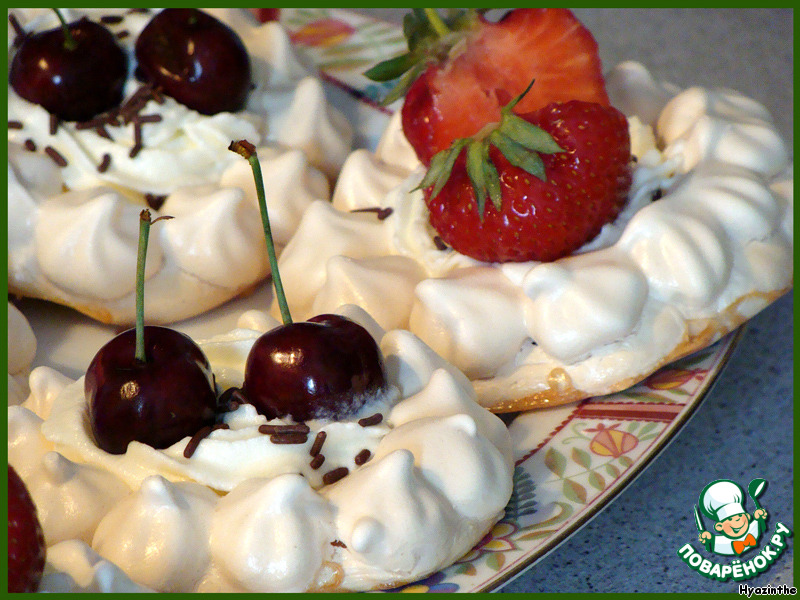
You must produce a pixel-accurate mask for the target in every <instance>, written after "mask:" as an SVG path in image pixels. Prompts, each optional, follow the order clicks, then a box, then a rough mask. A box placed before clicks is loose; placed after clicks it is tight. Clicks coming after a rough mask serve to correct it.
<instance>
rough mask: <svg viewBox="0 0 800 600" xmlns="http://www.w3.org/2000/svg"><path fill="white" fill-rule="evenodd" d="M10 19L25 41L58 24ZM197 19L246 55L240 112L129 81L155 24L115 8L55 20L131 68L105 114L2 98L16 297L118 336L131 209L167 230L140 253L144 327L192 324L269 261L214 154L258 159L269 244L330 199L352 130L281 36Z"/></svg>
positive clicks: (253, 218)
mask: <svg viewBox="0 0 800 600" xmlns="http://www.w3.org/2000/svg"><path fill="white" fill-rule="evenodd" d="M12 12H13V14H14V15H15V17H16V18H17V20H18V21H19V23H20V25H21V26H22V27H23V28H24V29H25V30H26V31H41V30H43V29H48V28H51V27H54V26H56V25H57V20H56V17H55V15H54V14H53V13H52V11H50V10H45V9H19V10H14V11H12ZM210 12H212V13H213V15H214V16H216V17H217V18H219V19H220V20H222V21H223V22H225V23H227V24H228V25H229V26H230V27H231V28H233V29H234V30H235V31H236V32H237V33H238V35H239V36H240V38H241V39H242V42H243V43H244V45H245V47H246V48H247V50H248V52H249V54H250V57H251V63H252V76H253V89H252V90H251V91H250V93H249V95H248V100H247V105H246V106H245V108H244V110H242V111H239V112H236V113H228V112H222V113H218V114H215V115H211V116H206V115H202V114H199V113H198V112H196V111H193V110H190V109H189V108H187V107H185V106H183V105H182V104H180V103H178V102H176V101H175V100H173V99H172V98H169V97H167V96H164V95H161V94H159V93H157V90H153V89H152V88H149V87H148V86H143V85H142V84H141V83H139V82H137V81H136V79H135V78H134V75H133V69H134V68H135V59H134V58H133V45H134V43H135V41H136V38H137V36H138V33H139V32H140V31H141V30H142V29H143V28H144V27H145V25H146V24H147V22H148V20H149V19H150V18H151V17H152V14H153V13H145V12H140V11H129V10H127V9H108V10H106V9H88V10H85V11H84V10H74V9H66V10H65V16H66V18H67V19H68V20H73V19H78V18H80V17H81V16H84V15H87V16H89V17H90V18H92V19H95V20H102V21H103V22H105V23H107V24H108V25H107V26H108V27H109V28H110V29H111V30H112V32H113V33H115V34H116V35H117V38H118V39H119V43H120V44H121V45H122V46H123V48H124V50H125V51H126V52H127V53H128V55H129V56H131V60H130V63H131V67H130V68H131V73H130V75H129V79H128V82H127V84H126V87H125V99H124V100H123V106H122V107H121V108H120V109H118V110H115V111H112V112H113V115H110V116H109V115H106V116H105V117H102V116H101V117H97V118H95V119H92V120H90V121H88V122H84V123H75V122H61V123H59V122H57V121H56V120H54V119H53V118H52V116H51V115H50V114H48V112H47V111H46V110H45V109H43V108H42V107H41V106H38V105H35V104H32V103H30V102H28V101H27V100H24V99H23V98H21V97H20V96H18V95H17V94H16V93H15V92H14V90H13V89H12V88H11V87H10V86H9V107H8V119H9V123H10V124H12V125H13V126H11V127H9V130H8V141H9V156H8V158H9V163H8V175H9V176H8V179H9V182H8V194H9V215H13V217H12V218H11V219H9V287H10V288H11V289H12V290H13V291H14V292H16V293H19V294H22V295H26V296H32V297H39V298H45V299H48V300H53V301H56V302H59V303H62V304H66V305H69V306H72V307H74V308H77V309H78V310H80V311H82V312H84V313H86V314H89V315H90V316H92V317H94V318H96V319H98V320H100V321H103V322H107V323H130V322H131V320H132V315H133V299H132V295H131V294H130V291H131V290H132V284H133V278H132V274H133V267H132V266H133V264H134V262H135V238H132V237H131V236H130V235H129V234H130V228H131V227H133V226H135V223H136V219H135V217H134V218H133V220H131V216H132V215H134V214H138V211H139V209H140V208H141V206H142V205H144V204H149V205H150V206H151V207H153V208H155V209H156V210H160V211H161V212H162V213H164V214H170V215H172V216H175V217H176V218H175V219H174V220H173V221H172V222H171V223H170V226H169V227H167V228H163V229H162V231H161V232H160V233H159V239H158V240H154V243H153V245H152V250H151V253H152V260H151V263H152V267H151V268H150V270H149V273H148V277H149V278H150V281H149V282H148V286H149V290H150V292H149V293H150V294H151V296H150V297H151V299H152V301H151V302H149V303H148V309H147V310H148V319H149V320H150V321H151V322H168V321H175V320H178V319H183V318H186V317H189V316H193V315H196V314H199V313H201V312H203V311H205V310H208V309H210V308H212V307H214V306H217V305H219V304H221V303H222V302H224V301H225V300H228V299H230V298H232V297H235V296H237V295H239V294H241V293H243V292H245V291H247V290H248V289H250V288H252V286H253V285H255V284H256V283H257V282H258V281H260V280H261V279H262V278H263V277H264V276H265V275H266V274H267V268H266V267H265V264H266V260H265V256H266V255H265V251H264V243H263V239H262V238H263V235H262V233H261V231H260V229H259V228H258V226H257V225H258V206H257V203H256V202H255V190H254V188H253V183H252V178H251V177H250V175H249V173H248V172H247V171H246V170H242V169H241V165H240V164H239V163H240V162H241V161H240V160H238V159H237V158H236V157H235V156H234V155H233V154H231V153H230V152H226V150H225V149H226V148H227V146H228V144H229V143H230V141H231V140H233V139H248V140H251V141H252V142H253V143H254V144H256V145H257V146H259V155H260V156H261V157H262V163H263V166H262V168H263V170H264V173H265V177H266V179H267V184H268V185H267V189H268V192H269V197H268V203H269V206H270V212H271V214H273V215H274V218H273V219H274V222H275V229H276V238H277V239H276V242H277V243H278V244H279V245H282V244H284V243H285V242H286V241H287V240H288V237H289V235H290V234H291V233H292V231H293V230H294V227H295V226H296V224H297V222H298V220H299V217H300V215H301V214H302V212H303V210H304V209H305V206H306V205H307V204H308V203H309V202H310V201H311V200H313V199H321V200H327V199H328V198H329V184H328V181H326V179H330V178H333V177H335V176H336V174H337V173H338V170H339V168H340V166H341V164H342V162H343V161H344V159H345V157H346V156H347V154H348V152H349V151H350V149H351V145H352V140H353V133H352V129H351V127H350V125H349V124H348V123H347V121H346V120H345V118H344V117H343V116H342V115H341V114H340V113H339V112H338V111H337V110H336V109H334V108H333V107H332V106H330V105H328V103H327V101H326V99H325V93H324V90H323V87H322V83H321V81H320V80H319V79H318V78H317V77H316V76H314V74H313V72H312V70H311V69H310V68H309V67H308V66H306V65H305V64H304V61H303V59H302V58H301V57H300V56H299V55H298V54H296V53H295V52H294V50H293V49H292V46H291V42H290V40H289V37H288V34H287V33H286V31H285V30H284V29H283V28H282V27H281V25H279V24H278V23H274V22H272V23H266V24H258V23H256V22H255V20H254V19H253V18H252V16H251V15H250V14H249V13H247V12H246V11H243V10H241V9H216V10H212V11H210ZM123 34H124V35H123ZM10 40H13V36H12V38H10ZM9 43H10V44H11V43H12V42H11V41H10V42H9ZM13 51H14V49H13V47H12V46H10V47H9V52H11V53H13ZM128 221H130V222H128ZM176 291H180V293H181V296H180V298H179V299H178V301H175V293H176Z"/></svg>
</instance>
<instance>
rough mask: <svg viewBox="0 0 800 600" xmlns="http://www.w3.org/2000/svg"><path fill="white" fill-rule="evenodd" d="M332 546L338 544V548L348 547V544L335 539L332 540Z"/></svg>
mask: <svg viewBox="0 0 800 600" xmlns="http://www.w3.org/2000/svg"><path fill="white" fill-rule="evenodd" d="M331 546H336V547H337V548H347V544H345V543H344V542H343V541H342V540H333V541H332V542H331Z"/></svg>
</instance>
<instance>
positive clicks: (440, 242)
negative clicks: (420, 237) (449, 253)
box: [433, 235, 450, 250]
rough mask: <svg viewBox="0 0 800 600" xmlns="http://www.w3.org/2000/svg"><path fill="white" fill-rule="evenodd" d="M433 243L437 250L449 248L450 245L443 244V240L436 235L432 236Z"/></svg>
mask: <svg viewBox="0 0 800 600" xmlns="http://www.w3.org/2000/svg"><path fill="white" fill-rule="evenodd" d="M433 245H434V246H436V249H437V250H449V249H450V246H448V245H447V244H445V242H444V240H443V239H442V238H440V237H439V236H438V235H436V236H434V237H433Z"/></svg>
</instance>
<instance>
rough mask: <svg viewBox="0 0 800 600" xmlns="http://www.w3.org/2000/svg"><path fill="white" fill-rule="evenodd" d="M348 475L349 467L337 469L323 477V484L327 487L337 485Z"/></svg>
mask: <svg viewBox="0 0 800 600" xmlns="http://www.w3.org/2000/svg"><path fill="white" fill-rule="evenodd" d="M348 473H350V470H349V469H348V468H347V467H336V468H335V469H333V470H332V471H328V472H327V473H325V475H323V476H322V483H324V484H325V485H330V484H332V483H336V482H337V481H339V480H340V479H342V478H344V477H347V475H348Z"/></svg>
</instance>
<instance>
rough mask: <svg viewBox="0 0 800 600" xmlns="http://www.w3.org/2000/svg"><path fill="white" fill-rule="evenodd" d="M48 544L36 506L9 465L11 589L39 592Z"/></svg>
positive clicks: (9, 565) (9, 587)
mask: <svg viewBox="0 0 800 600" xmlns="http://www.w3.org/2000/svg"><path fill="white" fill-rule="evenodd" d="M44 557H45V545H44V534H43V533H42V526H41V524H40V523H39V518H38V516H37V515H36V506H34V504H33V500H31V497H30V494H28V489H27V488H26V487H25V484H24V483H23V481H22V479H20V478H19V475H17V473H16V471H14V468H13V467H12V466H11V465H9V466H8V591H9V592H35V591H36V590H37V589H38V587H39V583H40V582H41V580H42V572H43V571H44Z"/></svg>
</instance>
